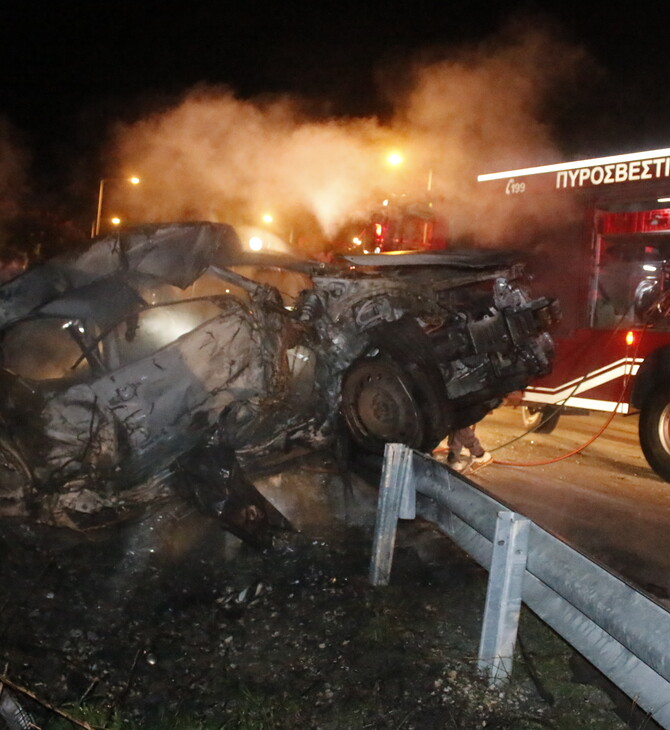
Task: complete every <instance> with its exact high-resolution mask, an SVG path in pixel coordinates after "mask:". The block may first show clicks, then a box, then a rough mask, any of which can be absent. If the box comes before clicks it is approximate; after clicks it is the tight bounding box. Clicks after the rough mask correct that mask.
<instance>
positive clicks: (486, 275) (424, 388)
mask: <svg viewBox="0 0 670 730" xmlns="http://www.w3.org/2000/svg"><path fill="white" fill-rule="evenodd" d="M520 274H521V266H520V265H519V264H516V263H511V264H510V263H509V262H508V261H506V260H505V258H504V257H501V256H500V255H498V254H493V253H486V252H477V251H469V252H461V253H459V252H453V253H452V252H426V253H408V254H395V255H391V254H381V255H371V256H365V257H356V256H352V257H343V258H341V259H339V260H336V261H334V262H332V263H320V262H316V261H309V260H302V259H298V258H296V259H293V258H291V257H288V256H282V257H281V258H276V257H271V256H269V255H265V256H261V255H259V254H251V253H250V252H245V251H243V249H242V246H241V244H240V241H239V239H238V237H237V235H236V233H235V231H234V229H232V228H231V227H230V226H227V225H224V224H214V223H179V224H161V225H146V226H139V227H137V228H133V229H129V230H127V231H121V232H119V233H117V234H115V235H113V236H108V237H103V238H100V239H97V240H95V241H94V242H93V244H92V245H91V247H90V248H89V249H88V250H86V251H85V252H83V253H81V254H78V255H74V254H72V255H64V256H62V257H58V258H56V259H53V260H51V261H49V262H47V263H45V264H43V265H40V266H36V267H34V268H32V269H29V270H28V271H26V272H25V273H23V274H21V275H20V276H18V277H16V278H15V279H12V280H11V281H9V282H7V283H5V284H3V285H2V286H0V358H1V359H0V366H1V369H0V380H1V381H2V387H1V389H0V516H1V517H5V518H14V519H15V520H29V521H32V522H36V523H40V524H44V525H52V526H58V527H69V528H72V529H76V530H81V531H87V530H93V529H97V528H98V527H99V526H101V525H104V524H107V523H109V522H118V521H119V520H120V519H123V518H124V517H126V516H128V515H130V514H134V513H135V512H136V511H137V510H138V509H141V508H143V507H146V505H149V504H153V503H157V502H159V501H160V500H163V499H166V498H169V497H170V495H171V494H174V493H175V492H178V493H180V494H181V495H182V496H185V497H187V498H188V499H191V500H192V501H194V502H195V503H197V505H198V506H199V507H200V508H201V509H203V510H204V511H206V512H208V513H210V514H213V515H216V516H217V517H219V518H220V519H221V522H222V524H223V526H224V527H226V528H227V529H229V530H231V531H232V532H234V533H235V534H237V535H238V536H240V537H243V538H245V539H251V540H252V541H253V540H256V541H259V542H261V541H262V540H263V535H264V531H265V528H266V527H267V525H268V524H275V525H279V526H282V518H281V516H280V515H279V514H278V513H276V511H275V510H274V508H273V507H272V506H271V505H270V504H269V502H267V501H266V500H265V499H264V498H263V497H262V496H261V495H260V493H259V492H257V491H256V490H255V489H254V487H253V485H251V483H250V482H248V481H247V480H246V479H245V477H244V473H243V472H242V470H241V467H240V462H241V463H242V464H245V463H249V462H250V461H252V460H254V459H258V458H260V457H262V456H263V455H266V454H268V453H270V452H272V451H282V450H283V451H286V450H289V449H291V448H293V447H294V446H296V445H303V446H304V445H307V446H311V447H319V446H325V445H328V444H329V443H332V442H333V441H334V440H335V439H337V438H342V434H343V433H346V434H347V438H350V439H351V440H352V441H353V442H355V443H356V444H358V445H359V446H360V447H362V448H365V449H369V450H373V451H375V450H377V451H379V450H381V449H382V448H383V445H384V443H386V442H396V441H397V442H403V443H407V444H409V445H410V446H412V447H415V448H419V449H426V450H427V449H430V448H432V447H433V446H434V445H435V444H436V443H437V442H438V441H439V440H440V439H441V438H442V437H443V436H444V435H445V433H447V432H448V431H449V430H450V429H453V428H458V427H461V426H463V425H467V424H471V423H475V422H476V421H478V420H479V419H481V418H482V417H483V416H484V415H485V414H486V413H487V412H488V411H489V410H490V409H492V408H494V407H495V406H497V405H498V404H499V403H500V402H501V399H502V398H503V397H504V396H505V395H506V394H507V393H509V392H511V391H513V390H517V389H520V388H522V387H524V386H525V385H526V384H527V383H528V382H529V381H530V380H531V379H532V378H534V377H536V376H540V375H542V374H545V373H546V372H548V370H549V369H550V366H551V360H552V354H553V349H552V340H551V337H550V336H549V334H548V333H547V329H548V327H549V325H550V323H551V320H552V317H553V316H554V314H555V312H554V305H553V303H552V302H550V301H549V300H547V299H545V298H539V299H531V298H530V297H529V296H528V295H527V294H526V293H525V292H524V291H523V290H522V289H521V288H519V287H518V286H517V284H516V283H515V280H516V279H517V278H518V277H519V276H520ZM284 526H285V525H284Z"/></svg>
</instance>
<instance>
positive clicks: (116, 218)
mask: <svg viewBox="0 0 670 730" xmlns="http://www.w3.org/2000/svg"><path fill="white" fill-rule="evenodd" d="M111 222H112V225H114V226H118V225H119V224H120V223H121V219H120V218H119V217H118V216H117V215H115V216H114V217H113V218H111Z"/></svg>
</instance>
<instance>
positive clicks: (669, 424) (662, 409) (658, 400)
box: [639, 385, 670, 482]
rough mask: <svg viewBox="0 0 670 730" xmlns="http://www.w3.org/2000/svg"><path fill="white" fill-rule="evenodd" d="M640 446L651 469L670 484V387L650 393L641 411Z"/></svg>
mask: <svg viewBox="0 0 670 730" xmlns="http://www.w3.org/2000/svg"><path fill="white" fill-rule="evenodd" d="M639 435H640V446H641V447H642V452H643V453H644V455H645V457H646V459H647V461H648V462H649V465H650V466H651V468H652V469H653V470H654V471H655V472H656V473H657V474H658V475H659V476H660V477H662V478H663V479H665V480H666V481H667V482H670V385H660V386H658V387H656V388H654V390H652V391H651V393H649V395H648V396H647V398H646V400H645V402H644V404H643V405H642V408H641V410H640V421H639Z"/></svg>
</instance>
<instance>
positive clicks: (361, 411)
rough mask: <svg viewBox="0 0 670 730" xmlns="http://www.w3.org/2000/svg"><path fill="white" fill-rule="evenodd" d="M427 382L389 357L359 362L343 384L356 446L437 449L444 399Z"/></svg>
mask: <svg viewBox="0 0 670 730" xmlns="http://www.w3.org/2000/svg"><path fill="white" fill-rule="evenodd" d="M427 382H428V378H422V377H421V374H420V371H418V372H412V371H411V369H410V368H409V367H408V366H405V367H403V366H401V365H400V364H399V363H397V362H396V361H395V360H394V359H392V358H390V357H387V356H383V355H381V356H377V357H375V358H366V359H363V360H359V361H358V362H357V363H355V364H354V365H353V366H352V367H351V369H350V370H349V372H348V373H347V374H346V376H345V378H344V381H343V384H342V414H343V416H344V419H345V421H346V424H347V426H348V428H349V431H350V432H351V435H352V437H353V439H354V441H356V443H358V444H359V445H360V446H363V447H364V448H365V449H368V450H369V451H373V452H376V453H381V452H383V450H384V445H385V444H386V443H403V444H406V445H407V446H410V447H411V448H415V449H420V450H423V451H428V450H430V449H432V448H433V447H434V446H435V445H436V444H437V443H438V442H439V440H440V439H441V438H442V436H444V432H443V430H442V421H443V419H442V418H441V417H439V415H438V414H441V413H442V410H441V409H440V407H439V406H440V405H441V399H440V398H439V397H436V396H435V394H430V393H428V392H427V390H430V387H429V386H428V385H427ZM431 395H432V397H431ZM436 407H437V408H436ZM444 410H446V404H444Z"/></svg>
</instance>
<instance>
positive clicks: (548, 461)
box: [491, 306, 670, 467]
mask: <svg viewBox="0 0 670 730" xmlns="http://www.w3.org/2000/svg"><path fill="white" fill-rule="evenodd" d="M668 309H669V310H670V306H669V307H668ZM665 313H666V314H667V313H668V312H667V311H666V312H665ZM649 325H650V320H649V319H647V321H646V322H645V324H644V326H643V328H642V332H641V333H640V338H639V340H638V342H637V346H636V348H635V353H634V354H633V357H632V358H631V359H630V370H629V371H628V372H625V373H624V376H623V384H622V386H621V394H620V395H619V399H618V400H617V402H616V404H615V406H614V408H613V409H612V412H611V413H610V414H609V416H608V418H607V420H606V421H605V423H604V424H603V425H602V426H601V427H600V429H598V431H597V432H596V433H595V434H594V435H593V436H591V437H590V438H589V439H588V441H586V442H585V443H583V444H582V445H581V446H578V447H577V448H575V449H572V450H571V451H568V452H567V453H565V454H561V455H560V456H555V457H554V458H552V459H544V460H542V461H533V462H516V461H503V460H500V459H494V460H493V462H492V463H494V464H498V465H499V466H521V467H526V466H529V467H530V466H546V465H547V464H555V463H556V462H559V461H563V460H564V459H569V458H570V457H571V456H575V454H579V453H581V452H582V451H584V449H585V448H587V447H588V446H590V445H591V444H592V443H593V442H594V441H595V440H596V439H598V438H600V436H602V435H603V433H604V432H605V431H606V430H607V427H608V426H609V425H610V423H612V421H613V420H614V416H615V415H616V413H617V410H618V408H619V406H620V405H621V403H622V402H623V399H624V395H625V393H626V389H627V388H628V384H629V382H630V379H631V377H632V369H633V364H634V362H635V360H636V358H637V354H638V352H639V349H640V345H641V344H642V338H643V337H644V333H645V332H646V331H647V328H648V327H649ZM620 326H621V323H619V325H618V327H617V328H616V329H615V330H614V332H617V331H618V329H619V327H620ZM584 377H586V376H584ZM583 381H584V378H582V379H581V380H580V381H579V382H578V383H577V384H576V385H575V387H574V388H573V390H572V392H571V393H570V394H569V395H568V396H566V398H565V399H564V400H563V403H565V402H567V401H568V400H569V399H570V398H571V397H572V396H573V395H574V394H575V393H576V392H577V390H578V388H579V386H580V385H581V384H582V382H583ZM557 408H560V404H559V405H557ZM535 428H537V426H535ZM533 431H534V429H532V428H531V429H529V430H528V431H526V432H525V433H522V434H521V435H520V436H517V437H516V438H514V439H511V440H510V441H508V442H507V443H505V444H501V445H500V446H496V447H495V448H494V449H491V451H498V450H499V449H503V448H505V447H506V446H509V445H510V444H512V443H514V442H515V441H518V440H519V439H521V438H523V437H524V436H527V435H528V434H529V433H532V432H533Z"/></svg>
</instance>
